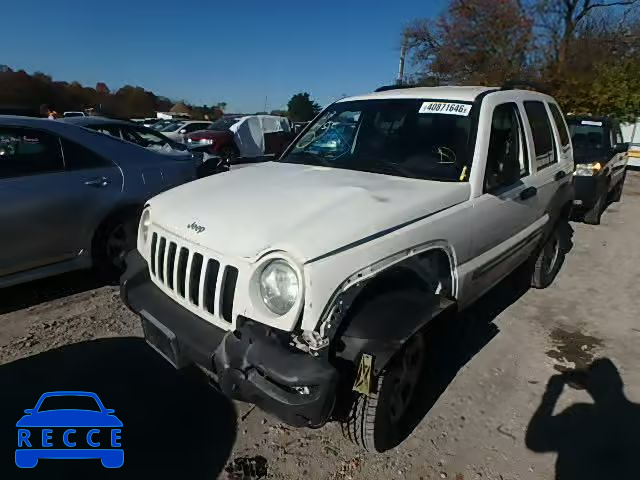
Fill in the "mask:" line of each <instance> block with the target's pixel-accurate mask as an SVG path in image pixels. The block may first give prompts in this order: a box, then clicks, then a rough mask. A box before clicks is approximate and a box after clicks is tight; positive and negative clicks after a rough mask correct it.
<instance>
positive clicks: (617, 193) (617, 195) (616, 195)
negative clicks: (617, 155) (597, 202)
mask: <svg viewBox="0 0 640 480" xmlns="http://www.w3.org/2000/svg"><path fill="white" fill-rule="evenodd" d="M626 180H627V172H626V171H625V172H624V174H623V175H622V178H621V179H620V181H619V182H618V184H617V185H616V188H615V189H614V190H613V194H612V195H611V201H612V202H619V201H620V199H622V190H623V189H624V182H625V181H626Z"/></svg>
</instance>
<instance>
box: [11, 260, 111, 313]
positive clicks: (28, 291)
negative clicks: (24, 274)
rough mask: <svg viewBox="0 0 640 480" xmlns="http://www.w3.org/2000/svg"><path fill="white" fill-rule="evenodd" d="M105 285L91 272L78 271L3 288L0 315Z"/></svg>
mask: <svg viewBox="0 0 640 480" xmlns="http://www.w3.org/2000/svg"><path fill="white" fill-rule="evenodd" d="M105 285H106V283H105V282H104V281H102V280H100V279H99V278H98V276H97V275H96V274H95V273H94V272H93V271H90V270H80V271H77V272H70V273H64V274H62V275H56V276H54V277H48V278H43V279H41V280H34V281H33V282H27V283H23V284H20V285H15V286H13V287H7V288H3V289H1V290H0V291H1V292H2V305H0V315H2V314H3V313H11V312H14V311H16V310H22V309H23V308H28V307H31V306H33V305H37V304H39V303H44V302H50V301H52V300H57V299H59V298H63V297H68V296H69V295H75V294H77V293H82V292H87V291H89V290H93V289H95V288H99V287H103V286H105Z"/></svg>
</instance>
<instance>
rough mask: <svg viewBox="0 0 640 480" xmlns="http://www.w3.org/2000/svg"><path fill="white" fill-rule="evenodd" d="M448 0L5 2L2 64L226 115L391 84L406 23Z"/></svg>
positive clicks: (0, 49)
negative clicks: (221, 108)
mask: <svg viewBox="0 0 640 480" xmlns="http://www.w3.org/2000/svg"><path fill="white" fill-rule="evenodd" d="M445 4H446V0H395V1H390V2H377V1H375V0H341V1H337V0H324V1H322V2H310V1H308V0H297V1H291V0H280V1H278V0H272V1H267V0H264V1H260V0H243V1H233V0H231V1H229V0H199V1H194V0H182V1H180V0H172V1H165V0H155V1H148V0H126V1H125V0H108V1H98V2H96V1H90V0H85V1H82V0H77V1H74V0H55V1H46V0H20V1H10V2H6V5H3V7H2V17H3V20H2V22H1V23H2V29H1V32H0V63H3V64H7V65H9V66H10V67H11V68H13V69H24V70H26V71H27V72H30V73H32V72H34V71H37V70H39V71H42V72H45V73H47V74H50V75H51V76H52V77H53V78H54V79H55V80H66V81H73V80H77V81H79V82H80V83H82V84H85V85H89V86H95V84H96V82H98V81H103V82H106V83H107V85H108V86H109V88H111V89H112V90H113V89H116V88H118V87H121V86H122V85H125V84H131V85H139V86H142V87H144V88H146V89H148V90H152V91H154V92H155V93H156V94H159V95H165V96H168V97H170V98H172V99H184V100H187V101H189V102H191V103H196V104H208V105H210V104H212V103H215V102H217V101H226V102H228V104H229V107H228V109H227V111H243V112H253V111H257V110H262V109H263V108H264V104H265V97H267V108H268V109H269V110H271V109H276V108H281V107H283V106H285V105H286V103H287V101H288V100H289V98H290V97H291V95H293V94H294V93H297V92H299V91H308V92H309V93H311V95H312V97H313V98H314V99H316V100H317V101H318V102H319V103H321V104H326V103H328V102H330V101H332V100H334V99H335V98H338V97H340V96H342V95H343V94H347V95H354V94H357V93H362V92H366V91H371V90H372V89H373V88H375V87H377V86H379V85H381V84H385V83H390V82H392V81H393V80H394V78H395V75H396V72H397V68H398V55H399V41H400V33H401V31H402V27H403V25H405V24H406V23H407V22H409V21H411V20H413V19H415V18H420V17H430V16H434V15H437V14H438V13H439V12H440V11H441V9H442V8H443V7H444V5H445Z"/></svg>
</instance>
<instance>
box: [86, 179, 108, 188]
mask: <svg viewBox="0 0 640 480" xmlns="http://www.w3.org/2000/svg"><path fill="white" fill-rule="evenodd" d="M110 183H111V181H110V180H109V179H108V178H107V177H97V178H92V179H91V180H87V181H86V182H84V184H85V185H87V186H88V187H97V188H102V187H106V186H107V185H109V184H110Z"/></svg>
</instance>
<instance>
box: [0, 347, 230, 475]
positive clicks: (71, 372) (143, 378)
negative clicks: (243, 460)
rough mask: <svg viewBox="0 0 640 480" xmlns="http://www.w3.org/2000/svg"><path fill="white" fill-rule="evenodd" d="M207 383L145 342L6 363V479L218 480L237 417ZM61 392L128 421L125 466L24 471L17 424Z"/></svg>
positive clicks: (1, 378)
mask: <svg viewBox="0 0 640 480" xmlns="http://www.w3.org/2000/svg"><path fill="white" fill-rule="evenodd" d="M194 377H195V378H194ZM199 377H203V375H202V374H201V373H200V372H195V371H190V372H186V373H184V374H181V373H179V372H177V371H176V370H174V369H173V368H172V367H171V366H170V365H169V364H168V363H167V362H166V361H165V360H163V359H162V358H161V357H160V356H159V355H158V354H157V353H155V352H154V351H153V350H152V349H151V348H149V347H148V346H147V345H146V343H145V342H144V340H142V339H139V338H117V339H104V340H96V341H91V342H84V343H79V344H75V345H69V346H65V347H62V348H59V349H55V350H50V351H47V352H44V353H41V354H38V355H34V356H32V357H28V358H25V359H21V360H17V361H15V362H12V363H8V364H5V365H1V366H0V392H2V394H1V399H2V400H1V404H2V409H0V432H1V433H0V471H2V472H3V477H5V478H18V477H19V478H27V477H28V478H65V479H75V478H136V479H140V478H158V479H164V478H171V479H174V478H208V479H214V478H217V475H218V474H220V472H222V470H223V468H224V466H225V464H226V462H227V460H228V457H229V455H230V453H231V449H232V447H233V444H234V441H235V435H236V412H235V409H234V406H233V404H232V403H231V402H230V401H229V400H228V399H227V398H226V397H224V396H223V395H222V394H220V393H218V392H217V391H216V390H214V389H213V388H211V387H210V386H209V385H208V384H207V382H206V381H204V378H199ZM56 390H84V391H90V392H95V393H96V394H97V395H98V396H99V397H100V399H101V400H102V402H103V404H104V405H105V407H106V408H112V409H114V410H115V415H116V416H117V417H118V418H119V419H120V420H121V421H122V422H123V427H122V448H123V449H124V457H125V462H124V466H123V467H122V468H119V469H113V470H107V469H105V468H104V467H102V465H101V464H100V461H99V460H41V461H40V462H39V463H38V465H37V466H36V467H35V468H34V469H30V470H26V469H23V470H18V468H17V467H16V466H15V464H14V451H15V448H16V445H17V429H16V426H15V425H16V422H17V421H18V420H19V419H20V417H22V415H23V414H24V413H23V411H24V409H26V408H33V407H34V406H35V404H36V402H37V400H38V398H39V397H40V395H41V394H42V393H44V392H48V391H56Z"/></svg>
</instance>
